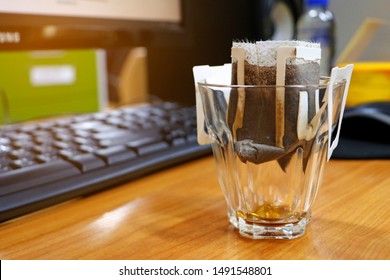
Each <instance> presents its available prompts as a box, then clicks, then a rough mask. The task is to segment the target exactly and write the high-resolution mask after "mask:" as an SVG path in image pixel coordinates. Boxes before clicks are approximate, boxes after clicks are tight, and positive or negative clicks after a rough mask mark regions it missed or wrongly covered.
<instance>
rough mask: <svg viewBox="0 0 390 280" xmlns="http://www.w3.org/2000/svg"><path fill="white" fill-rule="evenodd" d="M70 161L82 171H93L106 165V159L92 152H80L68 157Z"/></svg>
mask: <svg viewBox="0 0 390 280" xmlns="http://www.w3.org/2000/svg"><path fill="white" fill-rule="evenodd" d="M68 161H69V162H70V163H73V164H74V165H75V166H76V167H77V168H78V169H80V170H81V171H82V172H87V171H91V170H94V169H97V168H100V167H103V166H104V165H105V163H104V161H103V160H102V159H100V158H99V157H97V156H94V155H92V154H79V155H75V156H73V157H70V158H68Z"/></svg>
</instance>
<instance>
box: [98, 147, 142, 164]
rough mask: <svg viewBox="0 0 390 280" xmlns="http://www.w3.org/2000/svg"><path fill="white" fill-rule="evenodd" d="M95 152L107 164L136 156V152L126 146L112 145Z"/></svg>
mask: <svg viewBox="0 0 390 280" xmlns="http://www.w3.org/2000/svg"><path fill="white" fill-rule="evenodd" d="M95 154H96V155H97V156H99V157H101V158H102V159H103V160H104V161H105V162H106V163H107V164H108V165H112V164H115V163H119V162H123V161H128V160H131V159H135V158H136V157H137V154H136V153H135V152H134V151H132V150H129V149H128V148H126V146H114V147H110V148H107V149H102V150H99V151H97V152H96V153H95Z"/></svg>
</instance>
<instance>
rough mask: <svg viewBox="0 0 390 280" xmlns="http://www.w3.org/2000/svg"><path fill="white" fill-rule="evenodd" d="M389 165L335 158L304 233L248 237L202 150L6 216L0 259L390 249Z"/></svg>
mask: <svg viewBox="0 0 390 280" xmlns="http://www.w3.org/2000/svg"><path fill="white" fill-rule="evenodd" d="M389 170H390V161H388V160H387V161H386V160H384V161H379V160H378V161H375V160H373V161H339V160H331V161H330V163H329V164H328V165H327V167H326V172H325V179H324V183H323V185H322V187H321V188H320V190H319V193H318V197H317V199H316V201H315V204H314V209H313V220H312V222H311V223H310V225H309V226H308V230H307V232H306V234H305V235H304V236H303V237H301V238H298V239H295V240H289V241H286V240H250V239H246V238H244V237H241V236H240V235H239V234H238V232H237V231H236V230H235V229H234V228H232V226H230V225H229V222H228V220H227V216H226V205H225V201H224V197H223V195H222V192H221V190H220V188H219V185H218V182H217V176H216V170H215V167H214V162H213V159H212V157H205V158H202V159H199V160H196V161H193V162H189V163H186V164H183V165H180V166H177V167H174V168H170V169H167V170H164V171H161V172H158V173H155V174H152V175H150V176H146V177H143V178H141V179H138V180H135V181H132V182H129V183H127V184H124V185H122V186H118V187H117V188H113V189H110V190H107V191H105V192H102V193H98V194H94V195H91V196H89V197H85V198H82V199H78V200H74V201H70V202H68V203H66V204H61V205H57V206H55V207H52V208H49V209H45V210H43V211H41V212H37V213H33V214H31V215H28V216H24V217H21V218H19V219H16V220H12V221H8V222H6V223H3V224H0V240H1V242H0V259H390V219H389V218H388V217H389V213H390V203H389V202H390V176H389V174H390V173H389Z"/></svg>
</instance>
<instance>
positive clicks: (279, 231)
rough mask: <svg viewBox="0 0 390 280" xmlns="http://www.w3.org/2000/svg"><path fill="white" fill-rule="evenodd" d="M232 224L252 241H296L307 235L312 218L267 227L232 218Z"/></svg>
mask: <svg viewBox="0 0 390 280" xmlns="http://www.w3.org/2000/svg"><path fill="white" fill-rule="evenodd" d="M229 220H230V223H231V224H232V225H233V226H234V227H235V228H237V229H238V231H239V233H240V235H242V236H244V237H247V238H251V239H295V238H298V237H301V236H303V235H304V234H305V231H306V226H307V224H308V222H309V221H310V216H309V217H305V218H302V219H301V220H300V221H299V222H297V223H288V224H281V225H266V224H258V223H253V222H252V223H251V222H248V221H245V220H244V219H242V218H240V217H239V218H236V217H230V219H229Z"/></svg>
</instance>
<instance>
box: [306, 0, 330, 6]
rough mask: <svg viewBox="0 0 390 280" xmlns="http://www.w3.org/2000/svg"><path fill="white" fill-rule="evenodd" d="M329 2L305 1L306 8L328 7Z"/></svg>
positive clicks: (318, 0) (325, 0)
mask: <svg viewBox="0 0 390 280" xmlns="http://www.w3.org/2000/svg"><path fill="white" fill-rule="evenodd" d="M328 3H329V0H306V5H307V6H321V7H326V6H328Z"/></svg>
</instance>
